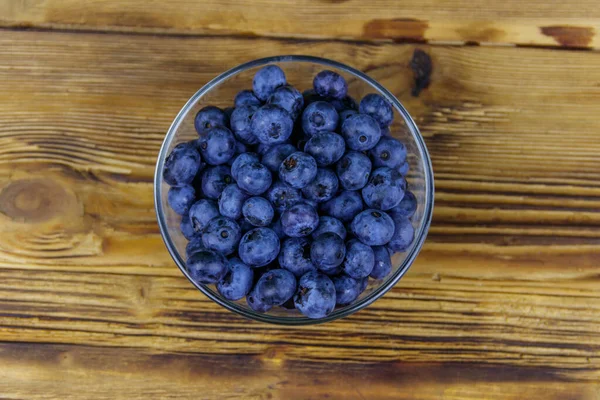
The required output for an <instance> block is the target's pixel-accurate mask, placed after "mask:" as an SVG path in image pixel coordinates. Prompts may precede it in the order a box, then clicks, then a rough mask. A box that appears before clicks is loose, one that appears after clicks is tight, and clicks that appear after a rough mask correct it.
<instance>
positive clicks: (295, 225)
mask: <svg viewBox="0 0 600 400" xmlns="http://www.w3.org/2000/svg"><path fill="white" fill-rule="evenodd" d="M318 225H319V214H317V211H316V210H315V208H314V207H312V206H311V205H308V204H306V203H303V202H301V203H297V204H294V205H293V206H291V207H290V208H288V209H287V210H285V211H284V212H283V214H281V228H282V229H283V232H284V233H285V234H286V235H287V236H290V237H302V236H308V235H310V234H311V233H312V231H314V230H315V229H316V228H317V226H318Z"/></svg>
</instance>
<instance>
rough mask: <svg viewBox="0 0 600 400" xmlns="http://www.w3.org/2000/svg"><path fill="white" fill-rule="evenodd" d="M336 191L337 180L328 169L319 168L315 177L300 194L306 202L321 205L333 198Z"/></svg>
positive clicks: (333, 173)
mask: <svg viewBox="0 0 600 400" xmlns="http://www.w3.org/2000/svg"><path fill="white" fill-rule="evenodd" d="M337 190H338V178H337V175H336V174H335V172H333V171H332V170H330V169H325V168H319V169H318V170H317V175H316V176H315V179H313V180H312V181H311V182H310V183H309V184H308V185H307V186H305V187H304V188H302V193H303V194H304V196H305V197H306V198H307V199H308V200H312V201H314V202H316V203H322V202H324V201H327V200H330V199H332V198H333V196H335V194H336V193H337Z"/></svg>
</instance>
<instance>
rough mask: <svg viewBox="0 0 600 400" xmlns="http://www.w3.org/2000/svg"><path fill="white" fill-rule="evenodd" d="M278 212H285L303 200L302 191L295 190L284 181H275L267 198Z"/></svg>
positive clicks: (268, 191)
mask: <svg viewBox="0 0 600 400" xmlns="http://www.w3.org/2000/svg"><path fill="white" fill-rule="evenodd" d="M265 197H266V198H267V200H269V201H270V202H271V204H272V205H273V208H274V209H275V211H277V212H280V213H281V212H283V211H284V210H286V209H288V208H290V207H291V206H293V205H294V204H296V203H297V202H298V201H300V200H301V199H302V195H301V194H300V190H298V189H294V188H293V187H291V186H289V185H288V184H286V183H284V182H282V181H275V182H274V183H273V185H271V187H270V188H269V190H267V194H266V196H265Z"/></svg>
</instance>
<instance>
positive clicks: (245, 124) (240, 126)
mask: <svg viewBox="0 0 600 400" xmlns="http://www.w3.org/2000/svg"><path fill="white" fill-rule="evenodd" d="M257 110H258V107H257V106H255V105H247V106H241V107H238V108H236V109H235V110H234V111H233V114H231V130H232V131H233V133H234V134H235V137H236V138H238V140H239V141H241V142H242V143H245V144H250V145H251V144H256V143H258V138H257V137H256V136H255V135H254V133H253V132H252V116H253V115H254V113H255V112H256V111H257Z"/></svg>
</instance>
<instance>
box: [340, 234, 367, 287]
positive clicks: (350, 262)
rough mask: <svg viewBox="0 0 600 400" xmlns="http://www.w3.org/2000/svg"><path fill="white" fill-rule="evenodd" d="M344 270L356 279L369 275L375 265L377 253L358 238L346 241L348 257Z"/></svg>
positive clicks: (345, 260)
mask: <svg viewBox="0 0 600 400" xmlns="http://www.w3.org/2000/svg"><path fill="white" fill-rule="evenodd" d="M343 265H344V272H345V273H346V274H347V275H349V276H350V277H352V278H354V279H361V278H365V277H367V276H369V274H370V273H371V271H373V267H374V266H375V254H374V253H373V250H372V249H371V247H369V246H367V245H366V244H364V243H361V242H359V241H358V240H356V239H352V240H350V241H348V243H346V258H345V259H344V264H343Z"/></svg>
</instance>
